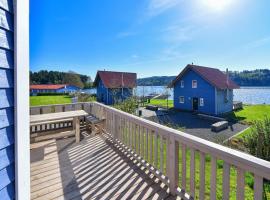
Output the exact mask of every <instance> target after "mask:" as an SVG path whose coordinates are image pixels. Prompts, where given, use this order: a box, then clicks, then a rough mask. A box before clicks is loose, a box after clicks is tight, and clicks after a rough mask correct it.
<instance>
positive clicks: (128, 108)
mask: <svg viewBox="0 0 270 200" xmlns="http://www.w3.org/2000/svg"><path fill="white" fill-rule="evenodd" d="M114 107H115V108H116V109H119V110H122V111H124V112H127V113H130V114H135V112H136V109H137V107H138V106H137V101H136V99H135V98H129V99H126V100H125V101H123V102H121V103H117V104H115V105H114Z"/></svg>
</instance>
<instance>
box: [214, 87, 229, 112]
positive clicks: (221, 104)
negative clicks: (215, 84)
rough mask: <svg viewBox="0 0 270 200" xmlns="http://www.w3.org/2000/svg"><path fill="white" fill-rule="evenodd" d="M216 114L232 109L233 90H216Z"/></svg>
mask: <svg viewBox="0 0 270 200" xmlns="http://www.w3.org/2000/svg"><path fill="white" fill-rule="evenodd" d="M216 94H217V97H216V99H217V100H216V101H217V114H222V113H227V112H230V111H232V109H233V90H228V94H227V91H226V90H217V92H216Z"/></svg>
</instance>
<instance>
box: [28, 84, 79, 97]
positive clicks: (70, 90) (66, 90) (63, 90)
mask: <svg viewBox="0 0 270 200" xmlns="http://www.w3.org/2000/svg"><path fill="white" fill-rule="evenodd" d="M79 90H80V88H79V87H76V86H73V85H68V86H67V87H66V88H61V89H57V90H48V89H44V90H31V91H30V93H31V95H36V94H38V93H74V92H77V91H79Z"/></svg>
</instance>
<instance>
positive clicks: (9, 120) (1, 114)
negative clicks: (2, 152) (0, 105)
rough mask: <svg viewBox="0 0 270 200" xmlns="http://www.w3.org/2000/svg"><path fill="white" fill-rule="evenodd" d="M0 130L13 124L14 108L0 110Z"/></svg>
mask: <svg viewBox="0 0 270 200" xmlns="http://www.w3.org/2000/svg"><path fill="white" fill-rule="evenodd" d="M0 122H1V123H0V129H1V128H5V127H8V126H11V125H13V124H14V108H13V107H11V108H4V109H0Z"/></svg>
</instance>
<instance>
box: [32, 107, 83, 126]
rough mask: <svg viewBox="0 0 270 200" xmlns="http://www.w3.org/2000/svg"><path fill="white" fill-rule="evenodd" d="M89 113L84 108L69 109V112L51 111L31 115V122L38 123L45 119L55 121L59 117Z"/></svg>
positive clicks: (80, 115) (66, 117)
mask: <svg viewBox="0 0 270 200" xmlns="http://www.w3.org/2000/svg"><path fill="white" fill-rule="evenodd" d="M87 115H88V114H87V113H86V112H85V111H84V110H77V111H68V112H60V113H49V114H41V115H31V116H30V122H31V123H38V122H43V121H54V120H59V119H68V118H73V117H82V116H87Z"/></svg>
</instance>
